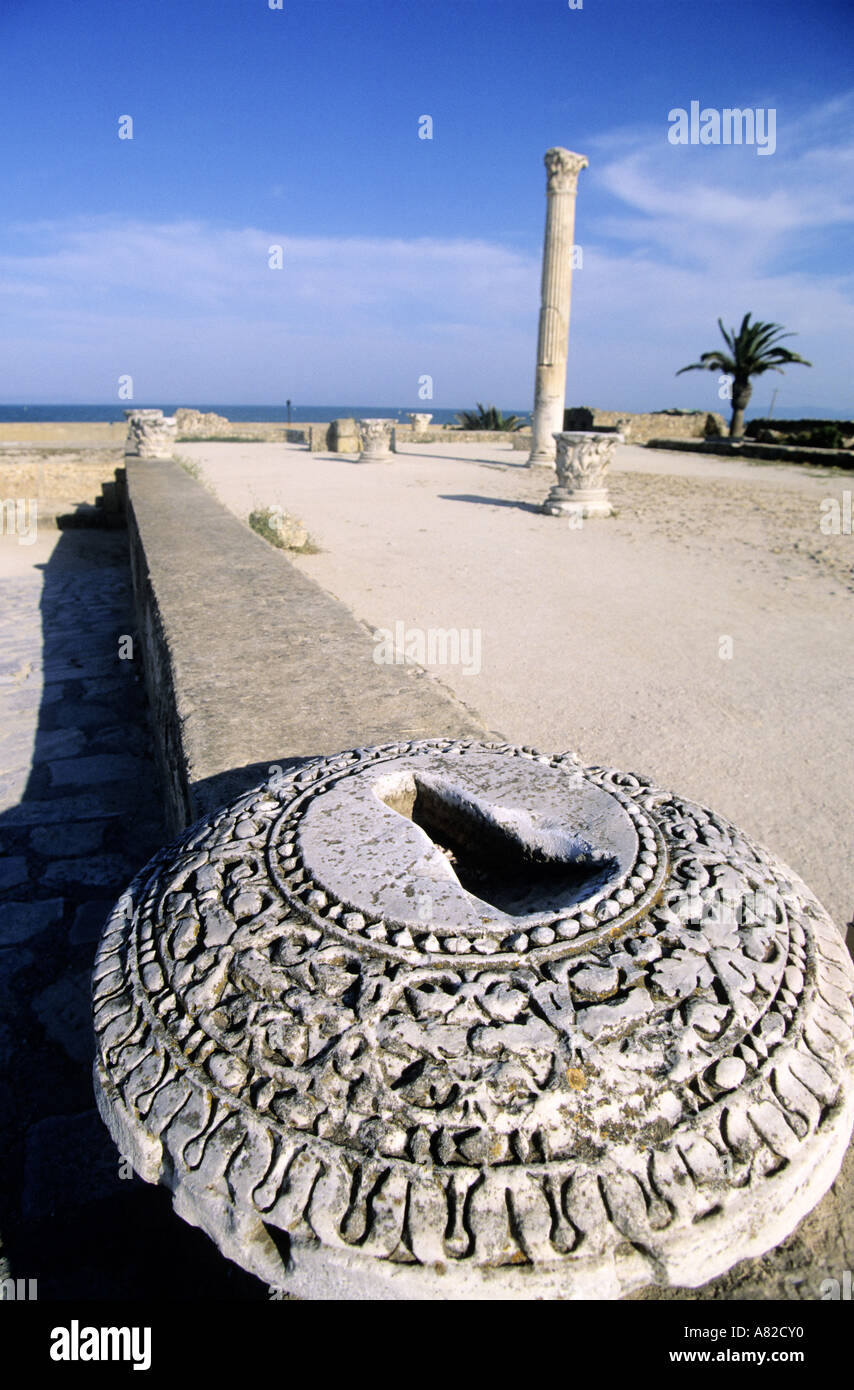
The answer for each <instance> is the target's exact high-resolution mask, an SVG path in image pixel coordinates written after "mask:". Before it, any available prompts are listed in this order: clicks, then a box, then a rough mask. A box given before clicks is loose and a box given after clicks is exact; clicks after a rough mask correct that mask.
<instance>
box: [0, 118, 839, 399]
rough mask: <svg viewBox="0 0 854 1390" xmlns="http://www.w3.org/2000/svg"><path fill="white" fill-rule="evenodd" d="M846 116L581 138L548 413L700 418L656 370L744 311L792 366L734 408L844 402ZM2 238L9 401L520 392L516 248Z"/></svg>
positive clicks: (188, 225)
mask: <svg viewBox="0 0 854 1390" xmlns="http://www.w3.org/2000/svg"><path fill="white" fill-rule="evenodd" d="M852 113H854V98H852V97H851V96H850V95H849V96H846V97H841V98H837V99H834V101H832V102H826V103H824V104H823V105H822V106H818V107H816V108H814V109H813V110H812V111H809V112H807V113H805V114H803V115H802V116H800V117H799V118H798V119H794V118H792V119H790V120H788V121H787V120H786V118H785V117H786V113H785V111H783V110H780V112H779V119H778V147H777V152H776V153H775V154H774V156H772V157H768V158H764V159H759V158H757V156H756V155H755V153H754V151H752V150H750V149H749V148H742V149H737V148H734V147H728V148H723V147H720V148H715V147H690V146H689V147H674V146H670V145H668V144H667V140H666V122H665V123H663V125H662V129H661V130H657V131H655V132H650V131H649V130H644V131H638V130H636V131H625V130H624V131H621V132H619V133H618V134H617V133H614V132H611V133H609V134H608V135H607V136H606V137H603V139H602V140H600V141H598V142H594V144H593V145H592V146H591V149H590V160H591V167H590V170H589V173H585V175H584V179H585V182H584V183H583V184H582V186H581V189H580V193H579V222H578V227H577V230H578V231H579V232H580V234H582V235H583V236H584V237H585V238H586V240H585V242H584V243H583V252H584V266H583V269H582V270H579V271H577V272H576V275H575V280H574V290H573V312H572V333H571V360H570V372H569V383H568V391H567V398H568V401H569V402H570V403H574V404H580V403H582V402H583V403H588V404H596V405H601V406H604V407H612V408H620V407H622V408H625V409H643V408H652V407H656V406H659V407H661V406H667V405H692V404H695V405H700V406H706V407H708V408H714V407H716V406H717V405H719V401H718V398H717V383H716V381H715V379H714V378H713V377H704V376H700V375H699V374H696V375H693V374H692V375H688V376H685V377H680V378H678V379H677V378H676V377H675V375H674V373H675V371H676V369H677V367H680V366H682V365H683V364H685V363H686V362H689V361H693V360H695V359H696V357H697V355H698V354H699V353H700V352H701V351H703V350H705V349H708V348H711V347H713V346H715V345H716V338H717V328H716V319H717V317H718V315H721V316H722V317H723V319H724V321H725V322H726V323H727V324H729V323H737V322H739V321H740V319H741V317H742V315H743V314H744V313H745V312H746V311H748V310H750V311H751V312H752V313H754V314H755V315H756V316H757V317H760V318H765V319H771V320H773V321H775V322H779V323H782V324H784V325H785V326H786V327H787V328H788V329H792V330H795V331H796V332H797V334H798V337H797V338H796V339H793V340H792V342H791V346H792V347H794V348H795V349H796V350H797V351H799V352H801V353H802V354H803V355H804V356H805V357H808V358H810V359H811V360H812V361H813V362H814V363H815V366H814V368H813V369H812V370H807V369H805V368H799V367H793V368H791V369H790V370H789V372H787V373H786V375H785V376H784V377H780V376H775V375H769V376H766V377H765V378H763V379H762V380H761V382H760V383H758V385H757V397H760V398H761V397H762V393H763V392H765V394H766V395H768V396H770V390H771V389H772V388H773V386H778V387H779V388H780V391H781V401H787V400H788V401H790V402H791V403H792V405H793V406H794V405H797V406H798V407H800V406H801V404H805V403H806V404H808V403H813V404H814V407H815V409H816V410H819V409H838V410H840V411H845V410H849V411H851V410H852V404H851V400H850V375H851V372H850V364H851V361H852V359H854V343H852V327H851V325H852V322H854V315H852V312H851V310H852V300H854V277H852V275H851V273H850V271H849V270H847V269H842V268H841V262H840V261H839V260H838V259H837V258H838V256H839V251H838V247H839V243H840V231H841V229H842V228H843V227H844V226H845V225H847V224H850V222H851V221H854V191H852V186H851V184H852V173H854V145H852V143H851V140H850V136H849V134H848V131H849V129H850V127H851V121H850V117H851V115H852ZM588 199H589V201H587V200H588ZM582 200H585V201H584V202H582ZM599 208H601V209H604V211H603V212H602V214H601V216H599V217H598V218H597V216H596V210H597V209H599ZM7 244H8V249H7V250H6V251H5V253H3V254H0V312H2V313H3V316H4V320H5V322H6V325H7V347H9V352H8V366H7V368H6V371H5V379H4V383H3V392H4V396H5V398H6V399H7V400H10V401H12V400H16V399H17V400H21V399H28V398H31V397H33V396H37V397H38V398H40V399H43V400H62V399H65V400H68V401H73V400H87V399H89V400H92V399H94V400H106V399H110V398H111V397H115V394H116V382H117V378H118V376H119V375H120V374H122V373H125V372H130V373H131V374H132V375H133V376H134V382H135V394H136V399H139V400H141V399H147V400H155V399H161V400H163V401H167V400H187V401H188V402H190V401H192V402H201V401H216V400H220V401H223V402H225V401H229V400H230V401H232V402H237V401H240V400H245V401H247V402H249V401H255V402H262V401H276V400H281V399H282V398H283V397H284V396H290V397H292V398H293V399H294V400H300V399H301V400H303V401H307V402H311V401H313V402H315V403H328V404H334V403H336V402H340V403H344V402H349V403H353V404H356V403H360V402H361V403H365V404H367V403H374V404H380V403H388V404H408V403H412V402H413V401H414V400H415V399H416V394H417V382H418V378H419V377H420V376H421V375H422V374H424V373H428V374H430V375H431V376H433V377H434V380H435V389H436V395H435V400H434V404H436V405H446V406H459V405H465V404H467V403H473V402H474V400H475V399H481V400H491V401H495V402H496V403H497V404H499V405H501V406H503V407H504V408H519V407H521V408H525V406H526V405H527V404H528V403H529V401H530V397H531V392H532V386H533V374H534V350H535V344H536V327H537V310H538V301H539V247H535V248H532V249H531V251H530V252H525V251H519V250H515V249H513V248H511V247H508V246H506V245H502V244H501V243H500V241H498V240H489V239H486V238H484V239H481V240H464V239H440V238H431V237H428V236H424V237H418V238H413V239H405V238H402V237H397V236H394V235H391V234H390V235H388V236H382V237H380V236H376V237H359V238H356V237H353V238H340V237H339V238H334V237H323V236H319V237H288V236H287V235H286V234H285V231H284V229H283V227H281V226H280V227H275V226H273V227H268V228H261V227H233V226H223V225H216V224H213V223H203V222H198V221H187V220H179V221H174V222H170V221H159V222H156V221H152V222H146V221H142V220H139V219H137V220H117V219H107V218H99V219H94V218H93V219H82V218H77V219H69V220H66V221H43V222H40V223H37V224H33V225H30V226H27V227H20V226H19V227H15V228H11V229H10V230H9V234H8V238H7ZM275 245H280V246H281V247H282V248H283V269H282V270H271V269H269V267H268V260H267V258H268V250H269V248H270V247H271V246H275ZM768 383H770V385H769V384H768ZM766 387H767V391H766Z"/></svg>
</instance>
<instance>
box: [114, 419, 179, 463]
mask: <svg viewBox="0 0 854 1390" xmlns="http://www.w3.org/2000/svg"><path fill="white" fill-rule="evenodd" d="M125 419H126V420H127V422H128V437H127V443H126V444H125V452H126V453H127V454H136V455H138V456H139V457H140V458H143V459H168V458H171V457H172V455H173V453H174V452H175V437H176V434H177V426H176V422H175V416H174V415H164V414H163V411H162V410H126V411H125Z"/></svg>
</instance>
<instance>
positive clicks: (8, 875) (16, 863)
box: [0, 854, 29, 893]
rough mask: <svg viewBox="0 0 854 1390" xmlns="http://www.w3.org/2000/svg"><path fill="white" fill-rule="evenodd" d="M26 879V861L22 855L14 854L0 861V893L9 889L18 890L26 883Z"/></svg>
mask: <svg viewBox="0 0 854 1390" xmlns="http://www.w3.org/2000/svg"><path fill="white" fill-rule="evenodd" d="M28 878H29V874H28V872H27V861H26V859H25V858H24V857H23V855H20V854H14V855H11V856H10V857H9V858H8V859H2V860H0V892H2V893H5V892H6V891H7V890H8V889H9V888H18V887H19V886H20V885H21V884H24V883H26V882H27V881H28Z"/></svg>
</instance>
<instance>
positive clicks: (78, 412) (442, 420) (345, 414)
mask: <svg viewBox="0 0 854 1390" xmlns="http://www.w3.org/2000/svg"><path fill="white" fill-rule="evenodd" d="M182 405H183V406H186V405H187V402H186V401H184V402H182V403H181V404H179V405H168V404H166V405H164V403H163V401H154V402H152V406H153V408H154V409H156V410H162V411H163V413H164V414H165V415H174V413H175V411H176V410H180V409H181V406H182ZM128 408H129V403H128V402H127V401H124V402H122V401H120V402H118V403H117V404H110V405H0V423H7V422H14V423H16V424H17V423H18V422H20V421H21V420H33V421H41V420H45V421H49V420H80V421H83V420H85V421H87V422H89V421H93V420H107V421H113V420H118V421H122V420H124V418H125V414H124V413H125V410H126V409H128ZM149 408H151V407H149V406H147V405H146V404H144V403H143V402H142V401H134V402H133V409H134V410H146V409H149ZM191 408H192V409H194V410H201V411H203V412H205V413H207V412H208V411H214V412H215V413H216V414H217V415H224V416H225V418H226V419H227V420H233V421H235V422H237V421H240V420H253V421H258V422H263V423H269V424H287V423H288V421H289V420H290V421H292V422H294V423H298V422H299V421H301V420H310V421H311V422H312V423H315V424H325V423H326V421H327V420H343V419H347V418H355V419H357V420H364V419H368V418H370V417H372V416H379V417H381V418H386V419H391V420H400V421H401V422H404V423H407V424H408V423H409V418H408V417H409V415H410V413H412V412H414V411H419V412H424V413H432V415H433V420H434V421H435V423H436V424H437V425H455V424H456V423H457V413H458V412H457V410H443V409H440V408H435V407H433V406H431V405H429V404H427V403H426V402H423V401H422V402H421V404H420V405H410V406H400V407H399V408H398V407H397V406H388V405H302V404H300V403H299V402H294V401H292V402H291V410H290V415H289V414H288V409H287V405H284V404H280V405H195V404H193V405H192V407H191ZM462 408H463V407H462V406H461V407H459V409H462ZM503 413H504V414H505V415H518V416H519V418H520V419H523V420H528V419H530V412H529V411H527V410H515V411H511V410H505V411H504V412H503Z"/></svg>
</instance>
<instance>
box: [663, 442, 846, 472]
mask: <svg viewBox="0 0 854 1390" xmlns="http://www.w3.org/2000/svg"><path fill="white" fill-rule="evenodd" d="M647 448H648V449H678V450H679V451H680V452H681V453H684V454H717V455H718V456H719V457H724V458H744V459H764V460H765V462H766V463H813V464H824V466H825V467H826V468H854V450H852V449H807V448H803V447H802V446H800V445H797V444H792V445H789V444H756V443H754V442H752V441H751V440H734V439H706V440H698V439H650V440H648V441H647Z"/></svg>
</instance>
